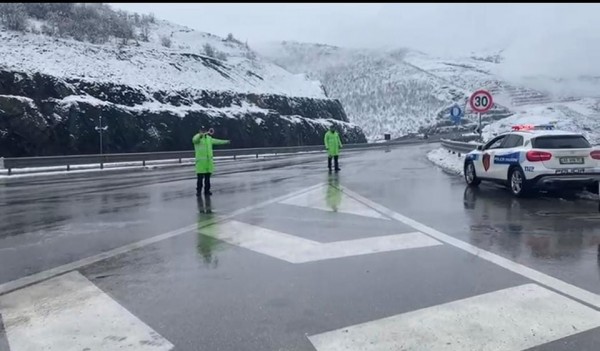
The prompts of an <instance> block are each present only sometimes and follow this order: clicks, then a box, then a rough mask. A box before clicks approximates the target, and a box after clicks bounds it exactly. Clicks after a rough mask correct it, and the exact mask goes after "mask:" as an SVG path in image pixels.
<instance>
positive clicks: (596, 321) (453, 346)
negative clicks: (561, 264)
mask: <svg viewBox="0 0 600 351" xmlns="http://www.w3.org/2000/svg"><path fill="white" fill-rule="evenodd" d="M597 327H600V312H598V311H596V310H595V309H593V308H590V307H587V306H585V305H583V304H581V303H579V302H576V301H575V300H572V299H570V298H568V297H565V296H563V295H561V294H558V293H555V292H553V291H551V290H549V289H546V288H543V287H541V286H539V285H537V284H526V285H521V286H517V287H512V288H508V289H503V290H498V291H494V292H491V293H487V294H483V295H478V296H474V297H470V298H467V299H463V300H457V301H453V302H449V303H446V304H442V305H437V306H432V307H428V308H424V309H421V310H416V311H412V312H407V313H403V314H399V315H395V316H392V317H388V318H383V319H379V320H376V321H371V322H367V323H363V324H358V325H354V326H351V327H347V328H341V329H338V330H334V331H330V332H326V333H322V334H318V335H313V336H309V340H310V341H311V343H312V344H313V345H314V347H315V349H316V350H317V351H342V350H361V351H376V350H377V351H381V350H453V351H471V350H480V351H504V350H506V351H509V350H510V351H514V350H524V349H528V348H532V347H535V346H538V345H541V344H545V343H548V342H551V341H554V340H558V339H561V338H564V337H567V336H570V335H574V334H578V333H581V332H584V331H586V330H590V329H593V328H597Z"/></svg>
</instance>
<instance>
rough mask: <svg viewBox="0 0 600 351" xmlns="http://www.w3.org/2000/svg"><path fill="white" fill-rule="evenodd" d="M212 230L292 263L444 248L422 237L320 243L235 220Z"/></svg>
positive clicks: (383, 237) (400, 236) (226, 239)
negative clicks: (433, 247)
mask: <svg viewBox="0 0 600 351" xmlns="http://www.w3.org/2000/svg"><path fill="white" fill-rule="evenodd" d="M210 229H211V233H214V232H217V233H218V234H217V238H218V239H219V240H223V241H225V242H227V243H229V244H232V245H237V246H240V247H243V248H246V249H249V250H252V251H255V252H258V253H261V254H264V255H268V256H271V257H275V258H278V259H280V260H283V261H287V262H290V263H305V262H313V261H321V260H327V259H332V258H341V257H349V256H358V255H367V254H373V253H378V252H388V251H397V250H404V249H414V248H421V247H428V246H436V245H442V243H440V242H439V241H437V240H435V239H433V238H431V237H429V236H427V235H424V234H421V233H405V234H397V235H386V236H378V237H371V238H363V239H356V240H346V241H336V242H331V243H320V242H317V241H313V240H308V239H304V238H301V237H297V236H294V235H290V234H286V233H282V232H279V231H275V230H270V229H267V228H263V227H259V226H255V225H251V224H247V223H243V222H239V221H235V220H231V221H227V222H224V223H220V224H217V225H215V228H210ZM200 232H201V233H202V231H200Z"/></svg>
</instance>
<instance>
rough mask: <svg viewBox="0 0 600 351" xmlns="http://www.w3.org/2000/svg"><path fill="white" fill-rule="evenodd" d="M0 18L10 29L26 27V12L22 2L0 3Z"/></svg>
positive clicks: (22, 29) (20, 29)
mask: <svg viewBox="0 0 600 351" xmlns="http://www.w3.org/2000/svg"><path fill="white" fill-rule="evenodd" d="M0 19H1V20H2V23H3V24H4V25H5V26H6V27H7V28H8V29H10V30H17V31H25V29H27V12H26V11H25V6H24V5H23V4H22V3H14V2H13V3H11V2H9V3H0Z"/></svg>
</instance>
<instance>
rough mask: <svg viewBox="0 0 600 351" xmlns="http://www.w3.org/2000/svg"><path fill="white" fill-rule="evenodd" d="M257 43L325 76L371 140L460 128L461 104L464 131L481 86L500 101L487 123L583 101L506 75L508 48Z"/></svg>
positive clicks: (282, 61) (299, 68)
mask: <svg viewBox="0 0 600 351" xmlns="http://www.w3.org/2000/svg"><path fill="white" fill-rule="evenodd" d="M257 49H258V51H259V52H260V53H261V54H262V55H263V56H264V57H265V58H267V59H270V60H272V61H273V62H275V63H277V64H279V65H281V66H282V67H284V68H286V69H288V70H290V71H291V72H294V73H301V72H306V73H307V75H308V76H309V77H310V78H311V79H318V80H320V81H322V82H323V85H324V87H325V90H326V92H327V93H328V96H329V97H332V98H337V99H340V101H341V102H342V103H343V104H344V106H345V107H346V112H347V114H348V118H349V120H350V121H351V122H353V123H356V124H357V125H359V126H360V127H361V128H362V129H363V130H364V131H365V133H366V134H367V136H368V138H369V139H371V140H377V139H381V138H382V137H383V133H392V136H393V137H399V136H402V135H406V134H410V133H417V132H420V131H428V132H429V133H431V132H436V131H443V130H446V129H454V126H453V124H452V123H451V121H450V119H449V116H448V115H449V108H450V107H451V106H452V105H453V104H455V103H457V104H458V105H460V106H462V107H463V110H464V111H465V112H466V114H465V117H464V119H463V124H462V126H461V129H463V130H469V131H471V130H473V129H474V128H475V127H476V125H477V115H476V114H475V113H473V112H472V111H470V108H469V107H468V103H467V99H468V96H469V95H470V94H471V93H472V92H473V91H475V90H477V89H488V90H490V91H491V92H492V94H493V97H494V101H495V106H494V108H493V109H492V110H491V111H489V112H488V113H486V114H483V115H482V120H483V123H484V125H487V124H494V123H495V121H499V120H502V119H504V118H506V117H509V116H511V115H513V114H515V113H516V112H519V111H523V110H526V111H529V109H528V106H532V109H533V111H538V112H540V111H543V112H544V113H548V112H551V111H552V110H546V109H544V108H541V109H537V107H539V106H542V107H544V106H546V105H548V106H550V105H552V104H556V103H563V105H561V106H563V107H564V108H570V107H569V106H570V105H568V104H567V103H568V102H576V101H578V100H580V98H579V97H577V96H569V95H565V94H562V95H561V96H556V95H553V94H550V93H549V92H544V91H541V90H536V89H532V88H530V87H526V86H523V85H520V84H515V83H512V82H509V81H506V80H504V79H502V78H501V75H499V74H498V72H499V71H501V69H499V68H501V67H502V66H501V65H502V62H503V57H502V52H489V53H482V54H478V55H476V54H473V55H471V56H469V57H459V58H444V57H435V56H431V55H427V54H425V53H421V52H418V51H413V50H407V49H402V50H391V51H383V50H364V49H347V48H339V47H334V46H328V45H320V44H307V43H297V42H282V43H270V44H265V45H262V46H260V47H257ZM565 104H566V105H565ZM576 105H577V104H575V105H573V106H576ZM536 109H537V110H536ZM530 113H534V112H527V114H530ZM590 113H591V112H590ZM561 116H562V115H556V116H555V118H561ZM565 116H566V115H565ZM586 116H591V118H587V117H586ZM593 116H594V115H593V114H591V115H583V117H582V118H583V120H585V122H581V123H583V124H585V125H587V124H589V123H588V122H590V121H593ZM565 118H567V117H565ZM576 119H577V118H576ZM578 123H579V122H578ZM581 123H580V124H581ZM586 123H587V124H586ZM496 125H498V124H496Z"/></svg>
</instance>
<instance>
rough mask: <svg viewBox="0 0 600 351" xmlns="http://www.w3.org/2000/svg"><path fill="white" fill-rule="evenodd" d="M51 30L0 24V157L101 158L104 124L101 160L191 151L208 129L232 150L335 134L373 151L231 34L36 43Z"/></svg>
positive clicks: (153, 28) (163, 33)
mask: <svg viewBox="0 0 600 351" xmlns="http://www.w3.org/2000/svg"><path fill="white" fill-rule="evenodd" d="M42 5H43V6H59V5H49V4H42ZM42 5H40V6H42ZM63 5H65V4H61V5H60V6H63ZM67 5H68V6H71V8H74V9H79V10H78V11H80V10H81V9H80V6H82V7H83V8H86V7H88V6H89V7H91V10H90V11H92V13H95V12H93V11H96V10H94V9H95V8H100V10H101V11H104V12H106V11H111V10H110V9H109V8H108V9H107V8H106V7H102V6H100V5H73V4H71V5H69V4H66V5H65V6H67ZM32 6H33V5H32ZM36 6H37V5H36ZM73 6H74V7H73ZM98 6H100V7H98ZM3 8H5V6H3V7H0V19H1V18H2V13H1V11H2V9H3ZM100 10H98V11H100ZM86 11H87V10H86ZM104 12H103V13H104ZM109 15H110V12H109ZM68 16H75V13H69V14H68ZM107 16H108V15H107ZM110 16H112V15H110ZM110 16H108V17H107V18H112V17H114V16H112V17H110ZM115 16H117V17H116V18H121V19H122V21H121V22H120V23H124V22H123V21H124V20H123V18H127V16H134V15H132V14H126V13H125V14H124V13H121V12H119V13H118V14H117V15H115ZM123 16H125V17H123ZM39 17H41V18H46V17H48V16H45V14H44V13H42V14H41V15H39ZM92 17H93V16H92ZM67 19H69V20H71V21H72V22H73V23H76V22H77V19H78V18H75V17H73V18H67ZM100 19H102V18H100ZM65 21H66V19H65ZM100 23H101V22H100ZM52 25H53V24H52V23H50V22H48V21H45V20H40V19H39V18H37V19H36V18H33V17H32V18H28V19H27V21H25V27H24V29H23V28H21V29H19V30H9V29H8V28H7V27H6V26H3V25H1V24H0V157H1V156H37V155H54V154H78V153H96V152H98V151H99V150H98V139H99V134H98V133H97V132H96V130H95V127H96V126H97V125H98V123H99V119H100V118H103V120H102V121H103V125H107V126H108V130H107V131H106V132H105V133H104V136H103V137H104V140H105V143H104V145H105V149H104V150H103V151H104V152H140V151H169V150H183V149H189V147H190V140H191V137H192V135H193V134H194V133H195V132H196V131H197V130H198V129H199V128H200V126H201V125H204V126H207V125H209V126H213V127H214V128H215V130H216V133H217V136H218V137H222V138H229V139H231V140H232V147H261V146H293V145H306V144H320V143H322V135H323V134H324V132H325V131H326V129H327V128H328V127H329V126H331V125H333V126H335V127H336V128H337V129H338V130H340V132H341V134H342V138H343V139H344V140H343V141H344V142H346V143H352V142H365V141H366V139H365V136H364V134H363V132H362V131H361V130H360V128H358V127H357V126H356V125H354V124H352V123H349V122H348V118H347V116H346V113H345V111H344V108H343V106H342V105H341V104H340V102H339V101H337V100H334V99H328V98H327V97H326V96H325V93H324V91H323V89H322V86H321V85H320V83H319V82H318V81H312V80H309V79H307V77H306V76H305V75H304V74H292V73H290V72H288V71H286V70H285V69H283V68H281V67H279V66H277V65H275V64H273V63H270V62H268V61H265V60H262V59H261V58H259V57H256V54H255V53H254V52H253V51H252V50H251V49H250V48H248V46H247V45H245V44H243V43H241V42H239V41H238V40H236V39H235V38H233V36H230V37H228V38H226V39H222V38H220V37H217V36H214V35H211V34H208V33H202V32H198V31H194V30H191V29H189V28H186V27H182V26H178V25H175V24H172V23H169V22H166V21H158V20H157V21H154V22H152V23H150V24H149V25H148V27H146V29H141V28H137V27H136V28H134V29H136V30H138V31H140V30H144V33H137V32H136V33H133V34H131V33H129V34H126V35H125V36H124V37H123V38H116V37H111V36H108V37H107V38H102V37H101V40H100V43H91V42H88V41H83V40H81V38H79V39H78V40H75V39H74V38H73V36H72V35H73V33H75V34H77V33H78V32H73V30H71V31H70V32H68V33H70V34H69V35H64V33H63V35H54V34H52V35H45V34H40V32H44V31H48V29H47V28H48V27H50V26H52ZM75 28H78V27H75ZM63 32H64V31H63ZM92 34H93V32H92ZM92 34H90V33H88V34H86V35H87V36H83V35H82V36H81V37H84V38H92V39H93V38H96V37H95V36H93V35H92ZM141 34H143V36H144V40H139V38H140V35H141ZM91 35H92V36H91Z"/></svg>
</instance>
